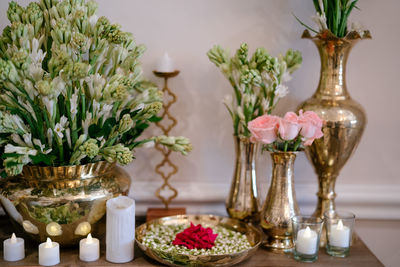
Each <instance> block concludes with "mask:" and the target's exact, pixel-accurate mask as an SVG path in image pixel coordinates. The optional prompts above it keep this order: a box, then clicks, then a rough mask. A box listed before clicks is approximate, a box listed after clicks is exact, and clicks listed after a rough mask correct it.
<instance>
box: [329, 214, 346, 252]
mask: <svg viewBox="0 0 400 267" xmlns="http://www.w3.org/2000/svg"><path fill="white" fill-rule="evenodd" d="M350 235H351V234H350V228H349V227H347V226H345V225H343V222H342V220H339V222H338V223H337V224H333V225H332V226H331V232H330V235H329V240H328V241H329V245H331V246H334V247H342V248H347V247H349V246H350Z"/></svg>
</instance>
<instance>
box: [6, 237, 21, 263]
mask: <svg viewBox="0 0 400 267" xmlns="http://www.w3.org/2000/svg"><path fill="white" fill-rule="evenodd" d="M3 257H4V260H5V261H19V260H22V259H23V258H25V244H24V239H22V238H20V237H16V236H15V234H14V233H13V234H12V236H11V238H8V239H6V240H4V241H3Z"/></svg>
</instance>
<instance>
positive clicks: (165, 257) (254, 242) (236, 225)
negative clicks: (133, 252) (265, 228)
mask: <svg viewBox="0 0 400 267" xmlns="http://www.w3.org/2000/svg"><path fill="white" fill-rule="evenodd" d="M190 222H192V223H193V224H199V223H200V224H201V225H202V226H203V227H213V226H222V227H225V228H227V229H230V230H234V231H237V232H240V233H242V234H245V235H246V236H247V239H248V240H249V243H250V245H251V248H249V249H247V250H243V251H241V252H239V253H234V254H224V255H198V256H193V255H185V254H175V255H171V254H170V253H167V252H162V251H159V250H154V249H151V248H149V247H147V246H145V245H144V244H143V243H142V241H143V237H144V236H145V234H146V231H147V229H148V227H149V226H150V225H152V224H162V225H171V224H178V225H179V224H188V223H190ZM136 242H137V244H138V245H139V247H140V249H141V250H143V252H144V253H145V254H146V255H147V256H149V257H150V258H152V259H155V260H157V261H158V262H161V263H162V264H166V265H168V266H231V265H233V264H237V263H239V262H241V261H243V260H245V259H247V258H248V257H250V256H251V255H253V254H254V253H255V252H256V250H257V248H258V247H259V246H260V244H261V233H260V231H259V230H257V229H256V228H255V227H253V226H251V225H249V224H246V223H244V222H241V221H238V220H235V219H230V218H226V217H220V216H214V215H177V216H170V217H164V218H161V219H156V220H152V221H150V222H147V223H144V224H142V225H141V226H139V227H137V228H136Z"/></svg>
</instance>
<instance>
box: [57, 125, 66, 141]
mask: <svg viewBox="0 0 400 267" xmlns="http://www.w3.org/2000/svg"><path fill="white" fill-rule="evenodd" d="M64 130H65V129H64V127H62V126H61V124H60V123H57V124H56V126H55V127H54V132H55V134H56V135H57V136H58V137H59V138H60V139H62V138H63V137H64V134H63V131H64Z"/></svg>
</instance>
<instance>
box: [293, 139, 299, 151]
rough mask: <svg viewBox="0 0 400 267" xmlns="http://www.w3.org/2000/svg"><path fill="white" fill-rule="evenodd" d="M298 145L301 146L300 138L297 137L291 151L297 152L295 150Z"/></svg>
mask: <svg viewBox="0 0 400 267" xmlns="http://www.w3.org/2000/svg"><path fill="white" fill-rule="evenodd" d="M300 144H301V137H300V136H298V137H297V140H296V143H294V147H293V151H297V149H298V148H299V146H300Z"/></svg>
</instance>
